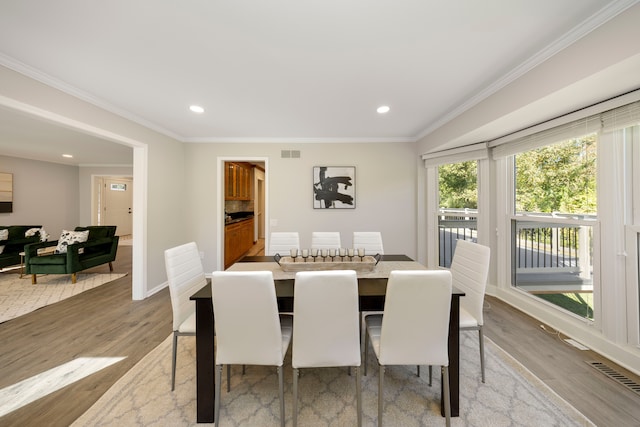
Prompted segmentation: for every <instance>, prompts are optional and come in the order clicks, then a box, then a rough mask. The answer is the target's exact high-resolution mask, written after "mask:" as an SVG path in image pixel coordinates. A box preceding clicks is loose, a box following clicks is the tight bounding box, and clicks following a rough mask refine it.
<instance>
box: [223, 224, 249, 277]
mask: <svg viewBox="0 0 640 427" xmlns="http://www.w3.org/2000/svg"><path fill="white" fill-rule="evenodd" d="M252 246H253V218H249V219H247V220H244V221H240V222H236V223H234V224H229V225H226V226H225V227H224V268H225V269H226V268H229V267H230V266H231V265H232V264H233V263H234V262H236V261H238V260H239V259H240V258H242V256H243V255H244V254H245V253H246V252H247V251H248V250H249V249H251V247H252Z"/></svg>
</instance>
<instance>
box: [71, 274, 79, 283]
mask: <svg viewBox="0 0 640 427" xmlns="http://www.w3.org/2000/svg"><path fill="white" fill-rule="evenodd" d="M77 281H78V274H77V273H71V283H73V284H74V285H75V284H76V282H77Z"/></svg>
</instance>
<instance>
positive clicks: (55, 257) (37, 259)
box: [29, 254, 67, 265]
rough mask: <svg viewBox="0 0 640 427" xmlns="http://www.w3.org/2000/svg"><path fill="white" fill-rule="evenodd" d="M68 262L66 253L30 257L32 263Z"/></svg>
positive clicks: (54, 263) (53, 263)
mask: <svg viewBox="0 0 640 427" xmlns="http://www.w3.org/2000/svg"><path fill="white" fill-rule="evenodd" d="M66 263H67V255H66V254H51V255H42V256H34V257H32V258H30V259H29V264H31V265H65V264H66Z"/></svg>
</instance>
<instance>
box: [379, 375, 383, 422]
mask: <svg viewBox="0 0 640 427" xmlns="http://www.w3.org/2000/svg"><path fill="white" fill-rule="evenodd" d="M383 393H384V365H380V374H379V378H378V427H382V412H383V409H384V408H383V405H384V399H383Z"/></svg>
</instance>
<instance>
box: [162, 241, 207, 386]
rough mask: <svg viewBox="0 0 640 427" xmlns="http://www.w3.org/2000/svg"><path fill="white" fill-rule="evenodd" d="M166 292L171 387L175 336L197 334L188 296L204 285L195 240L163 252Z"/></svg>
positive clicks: (193, 309) (175, 355) (174, 365)
mask: <svg viewBox="0 0 640 427" xmlns="http://www.w3.org/2000/svg"><path fill="white" fill-rule="evenodd" d="M164 260H165V268H166V270H167V280H168V282H169V295H170V296H171V308H172V310H173V352H172V358H171V361H172V362H171V390H172V391H173V390H174V389H175V385H176V359H177V351H178V337H180V336H185V335H191V336H195V334H196V306H195V303H194V302H193V301H191V300H190V299H189V298H190V297H191V295H193V294H195V293H196V292H197V291H198V290H200V289H201V288H202V287H204V286H206V285H207V279H206V278H205V276H204V271H203V269H202V261H201V260H200V253H199V251H198V247H197V245H196V243H195V242H190V243H186V244H184V245H180V246H176V247H174V248H171V249H167V250H166V251H164Z"/></svg>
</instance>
